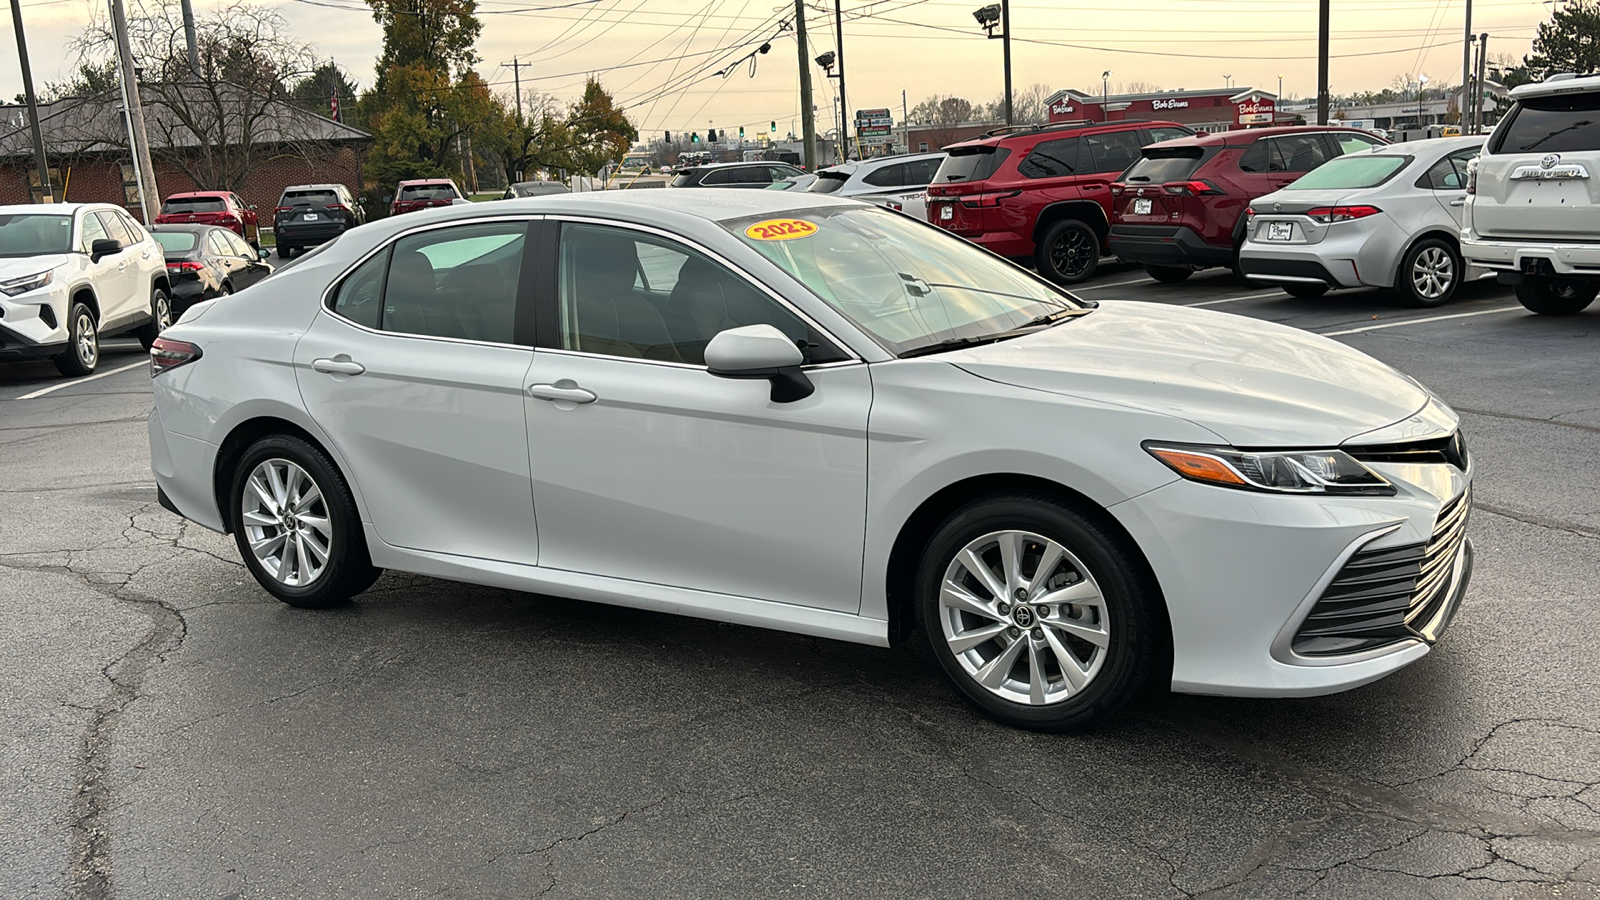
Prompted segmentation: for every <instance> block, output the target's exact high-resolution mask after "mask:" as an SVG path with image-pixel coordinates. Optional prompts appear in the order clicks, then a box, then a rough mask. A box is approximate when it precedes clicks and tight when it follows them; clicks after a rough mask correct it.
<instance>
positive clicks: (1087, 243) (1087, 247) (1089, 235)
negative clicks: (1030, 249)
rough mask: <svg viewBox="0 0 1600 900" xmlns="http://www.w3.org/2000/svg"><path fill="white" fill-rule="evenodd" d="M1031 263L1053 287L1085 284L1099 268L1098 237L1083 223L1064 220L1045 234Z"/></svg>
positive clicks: (1076, 220)
mask: <svg viewBox="0 0 1600 900" xmlns="http://www.w3.org/2000/svg"><path fill="white" fill-rule="evenodd" d="M1033 261H1034V267H1035V268H1037V269H1038V270H1039V274H1040V275H1043V276H1044V277H1046V278H1048V279H1050V280H1051V281H1053V282H1055V283H1056V284H1078V283H1079V282H1083V281H1087V280H1088V279H1089V278H1091V277H1093V275H1094V270H1095V269H1097V268H1099V266H1100V236H1099V235H1097V234H1095V233H1094V229H1093V228H1090V227H1089V225H1088V223H1086V222H1082V221H1080V220H1078V219H1063V220H1061V221H1060V222H1057V223H1055V224H1054V225H1051V226H1050V227H1049V229H1047V230H1046V231H1045V233H1044V239H1043V240H1041V241H1039V246H1038V248H1037V249H1036V250H1035V251H1034V258H1033Z"/></svg>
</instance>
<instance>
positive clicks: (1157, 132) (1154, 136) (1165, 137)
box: [1150, 125, 1189, 144]
mask: <svg viewBox="0 0 1600 900" xmlns="http://www.w3.org/2000/svg"><path fill="white" fill-rule="evenodd" d="M1188 136H1189V132H1187V131H1185V130H1183V129H1182V128H1173V127H1172V126H1170V125H1161V126H1157V127H1155V128H1152V129H1150V143H1152V144H1156V143H1160V142H1161V141H1170V140H1173V139H1175V138H1181V137H1188Z"/></svg>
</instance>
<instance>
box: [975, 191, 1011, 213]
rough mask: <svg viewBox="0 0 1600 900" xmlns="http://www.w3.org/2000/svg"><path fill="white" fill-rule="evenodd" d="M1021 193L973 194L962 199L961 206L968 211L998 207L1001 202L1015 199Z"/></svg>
mask: <svg viewBox="0 0 1600 900" xmlns="http://www.w3.org/2000/svg"><path fill="white" fill-rule="evenodd" d="M1021 193H1022V192H1021V191H995V192H993V193H988V194H973V195H971V196H969V197H962V198H961V205H962V206H965V207H967V208H968V209H984V208H988V207H994V206H999V205H1000V201H1001V200H1004V199H1006V198H1008V197H1015V196H1017V195H1018V194H1021Z"/></svg>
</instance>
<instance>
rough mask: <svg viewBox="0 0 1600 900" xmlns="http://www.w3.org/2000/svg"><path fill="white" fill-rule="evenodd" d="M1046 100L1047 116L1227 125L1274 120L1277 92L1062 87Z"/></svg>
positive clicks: (1227, 127)
mask: <svg viewBox="0 0 1600 900" xmlns="http://www.w3.org/2000/svg"><path fill="white" fill-rule="evenodd" d="M1045 102H1046V103H1047V104H1048V105H1049V109H1050V121H1051V122H1071V121H1083V120H1087V121H1090V122H1116V121H1119V120H1122V119H1146V120H1150V119H1164V120H1166V121H1168V122H1179V123H1181V124H1184V125H1188V126H1189V127H1190V128H1193V129H1194V130H1196V131H1229V130H1232V129H1234V128H1251V127H1260V126H1265V125H1271V124H1273V121H1274V119H1275V112H1276V110H1277V103H1278V96H1277V95H1276V94H1274V93H1272V92H1271V91H1263V90H1258V89H1256V88H1250V87H1244V88H1234V87H1227V88H1207V89H1204V90H1194V91H1188V90H1184V89H1182V88H1179V89H1177V90H1171V91H1156V92H1154V93H1146V94H1110V95H1101V94H1086V93H1084V92H1082V91H1073V90H1065V91H1056V92H1055V93H1054V94H1051V95H1050V99H1048V100H1047V101H1045Z"/></svg>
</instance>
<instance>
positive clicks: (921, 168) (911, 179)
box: [905, 157, 944, 187]
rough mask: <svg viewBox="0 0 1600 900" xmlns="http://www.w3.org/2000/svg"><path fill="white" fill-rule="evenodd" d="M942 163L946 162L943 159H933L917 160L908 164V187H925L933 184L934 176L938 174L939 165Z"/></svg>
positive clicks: (906, 182)
mask: <svg viewBox="0 0 1600 900" xmlns="http://www.w3.org/2000/svg"><path fill="white" fill-rule="evenodd" d="M942 162H944V160H943V159H941V158H938V157H934V158H931V159H915V160H912V161H911V162H908V163H906V180H905V184H906V186H907V187H912V186H915V187H923V186H924V185H927V184H930V183H932V182H933V176H934V175H935V174H937V173H938V171H939V164H940V163H942Z"/></svg>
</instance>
